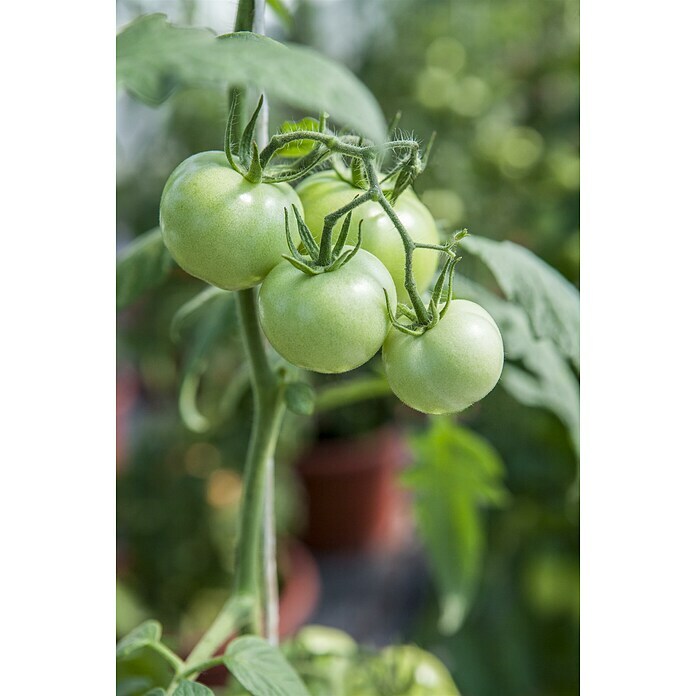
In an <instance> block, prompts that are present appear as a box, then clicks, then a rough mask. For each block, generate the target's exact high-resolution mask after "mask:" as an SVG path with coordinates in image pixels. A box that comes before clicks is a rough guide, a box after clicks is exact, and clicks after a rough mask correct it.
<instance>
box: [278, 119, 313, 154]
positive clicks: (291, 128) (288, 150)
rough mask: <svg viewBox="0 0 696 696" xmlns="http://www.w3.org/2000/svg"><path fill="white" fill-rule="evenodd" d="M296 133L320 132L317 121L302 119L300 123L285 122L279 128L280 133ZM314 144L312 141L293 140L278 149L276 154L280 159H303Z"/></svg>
mask: <svg viewBox="0 0 696 696" xmlns="http://www.w3.org/2000/svg"><path fill="white" fill-rule="evenodd" d="M296 131H314V132H315V133H319V132H320V127H319V121H317V119H316V118H310V117H307V118H303V119H302V120H301V121H285V123H283V125H282V126H281V127H280V133H295V132H296ZM314 145H315V143H314V141H313V140H295V141H293V142H291V143H288V144H287V145H283V147H281V148H279V149H278V150H277V152H276V154H278V155H279V156H281V157H290V158H295V157H304V156H305V155H308V154H309V153H310V152H311V151H312V148H313V147H314Z"/></svg>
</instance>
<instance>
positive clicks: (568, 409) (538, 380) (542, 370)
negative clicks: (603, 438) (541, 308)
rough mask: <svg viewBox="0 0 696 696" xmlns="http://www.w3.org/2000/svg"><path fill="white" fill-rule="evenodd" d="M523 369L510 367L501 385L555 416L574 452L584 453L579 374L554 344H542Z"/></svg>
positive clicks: (526, 401) (529, 357) (530, 355)
mask: <svg viewBox="0 0 696 696" xmlns="http://www.w3.org/2000/svg"><path fill="white" fill-rule="evenodd" d="M525 367H529V368H530V369H531V370H532V371H527V370H523V369H521V368H519V367H517V366H516V365H512V364H509V363H508V364H507V365H506V366H505V368H504V370H503V375H502V377H501V383H502V385H503V388H504V389H505V390H506V391H508V392H509V393H510V394H511V395H512V396H513V397H514V398H515V399H517V400H518V401H519V402H520V403H522V404H525V405H527V406H539V407H542V408H546V409H548V410H550V411H552V412H553V413H555V414H556V415H557V416H558V418H559V419H560V420H561V422H562V423H563V424H564V425H565V426H566V428H567V429H568V435H569V436H570V440H571V443H572V445H573V449H574V450H575V453H576V455H579V454H580V388H579V385H578V382H577V380H576V378H575V374H574V373H573V371H572V370H571V369H570V367H569V366H568V364H567V363H566V361H565V360H564V359H563V357H561V355H559V353H558V351H557V350H556V348H555V347H554V345H553V344H552V343H550V342H548V341H541V342H539V343H538V344H537V345H536V348H535V350H534V351H533V352H531V353H530V354H528V355H527V356H526V359H525Z"/></svg>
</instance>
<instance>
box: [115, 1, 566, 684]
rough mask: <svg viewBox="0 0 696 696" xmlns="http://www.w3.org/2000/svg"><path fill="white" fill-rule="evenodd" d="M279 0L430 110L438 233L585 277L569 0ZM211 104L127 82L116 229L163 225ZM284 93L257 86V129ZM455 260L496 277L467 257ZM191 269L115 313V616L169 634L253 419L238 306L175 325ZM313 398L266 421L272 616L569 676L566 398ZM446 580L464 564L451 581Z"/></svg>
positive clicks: (418, 116)
mask: <svg viewBox="0 0 696 696" xmlns="http://www.w3.org/2000/svg"><path fill="white" fill-rule="evenodd" d="M287 6H288V8H289V9H290V11H291V12H290V14H291V17H290V18H283V17H281V16H279V15H277V14H274V13H271V12H270V11H269V13H268V20H267V25H268V26H267V31H268V33H269V34H270V35H272V36H274V37H275V38H278V39H280V40H283V41H292V42H296V43H302V44H306V45H309V46H313V47H315V48H316V49H317V50H319V51H321V52H322V53H324V54H326V55H328V56H330V57H332V58H334V59H336V60H338V61H340V62H342V63H344V64H345V65H346V66H348V67H349V68H350V69H351V70H353V71H354V72H355V73H356V74H357V75H358V77H359V78H360V79H361V80H362V81H363V82H364V83H365V84H366V85H367V86H368V87H369V88H370V90H371V91H372V92H373V94H374V95H375V96H376V98H377V100H378V101H379V103H380V105H381V107H382V110H383V112H384V113H385V115H386V116H387V118H388V119H389V118H390V117H391V116H392V115H393V114H395V113H396V112H397V111H401V112H402V113H403V118H402V121H401V127H402V128H403V129H405V130H407V131H409V132H413V133H415V134H416V136H417V137H419V138H420V139H421V140H423V141H426V140H427V139H428V138H429V136H430V134H431V133H432V132H433V131H436V132H437V139H436V141H435V147H434V150H433V155H432V157H431V161H430V164H429V167H428V169H427V170H426V171H425V173H424V174H423V175H422V176H421V177H420V178H419V179H418V181H417V182H416V187H415V188H416V191H417V193H418V194H419V195H420V196H421V198H422V199H423V201H424V202H425V203H426V205H427V206H428V207H429V208H430V210H431V211H432V213H433V215H434V216H435V218H436V219H437V220H438V222H439V224H440V225H441V228H442V230H443V232H452V231H453V230H455V229H458V228H461V227H467V228H468V229H469V231H470V232H472V233H474V234H477V235H481V236H485V237H490V238H493V239H501V240H502V239H508V240H512V241H515V242H517V243H518V244H520V245H523V246H525V247H527V248H529V249H530V250H532V251H533V252H534V253H536V254H537V255H538V256H540V257H541V258H542V259H543V260H544V261H546V262H547V263H548V264H550V265H551V266H553V267H554V268H556V269H557V270H558V271H559V272H560V273H561V274H562V275H563V276H565V278H567V279H568V280H569V281H570V282H571V283H573V284H576V285H577V283H578V278H579V271H578V269H579V202H578V201H579V194H578V185H579V155H578V151H579V86H578V83H579V8H578V2H577V0H528V1H527V2H519V0H497V1H496V2H492V1H490V0H427V1H424V0H420V1H417V0H298V1H295V2H287ZM156 11H160V12H165V13H166V14H167V15H168V16H169V19H170V20H171V21H173V22H175V23H177V24H181V25H187V24H190V25H196V26H208V27H211V28H212V29H214V30H215V31H216V32H225V31H231V30H232V27H233V22H234V3H233V2H218V1H215V2H204V1H203V0H181V1H174V0H170V1H168V2H165V1H162V2H154V1H153V2H128V1H125V0H123V1H120V2H118V4H117V18H118V22H119V26H121V25H123V24H125V23H126V22H128V21H130V20H131V19H133V18H135V17H136V16H138V15H140V14H143V13H150V12H156ZM226 109H227V106H226V95H225V94H224V93H223V92H222V91H216V90H212V89H187V90H182V91H180V92H178V93H177V94H175V96H174V97H172V98H171V99H170V100H168V101H167V102H165V104H164V105H162V106H161V107H158V108H156V109H152V108H149V107H147V106H144V105H143V104H141V103H138V102H136V101H134V100H132V99H131V98H130V97H128V96H127V95H125V94H119V97H118V119H117V163H118V170H117V244H118V246H119V248H121V247H123V246H124V245H125V244H127V243H128V242H130V241H132V240H133V239H134V238H136V237H137V236H138V235H140V234H142V233H144V232H147V231H149V230H151V229H152V228H154V227H156V226H157V224H158V207H159V198H160V195H161V191H162V188H163V185H164V182H165V181H166V179H167V177H168V176H169V174H170V173H171V171H172V170H173V169H174V167H175V166H176V165H177V164H178V163H179V162H180V161H181V160H183V159H184V158H186V157H187V156H188V155H190V154H192V153H194V152H199V151H202V150H208V149H220V147H221V144H222V136H223V132H224V125H225V118H226ZM298 115H302V114H294V113H292V112H290V111H287V110H284V109H283V107H282V105H280V104H274V103H272V104H271V116H272V123H271V125H272V126H274V125H278V124H279V123H281V122H282V121H283V120H285V119H287V118H290V117H295V116H298ZM458 273H459V274H461V275H462V276H465V277H472V278H475V279H477V280H479V281H480V282H482V283H486V284H487V283H489V280H490V279H489V278H487V277H486V276H485V271H483V270H482V269H480V268H478V267H477V266H476V265H475V264H474V263H473V262H472V261H471V260H465V261H463V262H462V263H460V264H459V267H458ZM203 288H204V285H203V283H202V282H200V281H198V280H195V279H193V278H190V277H188V276H187V275H186V274H184V273H183V272H175V273H173V274H172V275H171V277H170V279H169V280H168V281H167V283H166V284H165V285H164V286H162V287H160V288H158V289H156V290H153V291H152V292H150V293H149V294H148V295H147V296H146V297H145V298H143V299H142V300H140V301H139V302H138V303H136V304H135V305H133V306H131V307H129V308H127V309H126V310H125V311H122V312H121V313H120V314H119V316H118V345H117V349H118V374H117V380H118V384H117V421H118V422H117V439H118V442H117V476H118V479H117V530H118V540H117V541H118V559H117V571H118V613H117V623H118V626H117V628H118V631H119V633H124V632H126V631H128V630H130V629H131V628H132V627H133V626H134V625H136V624H137V623H138V622H139V621H140V620H142V619H143V618H147V617H154V618H157V619H158V620H160V621H161V622H162V623H163V625H164V628H165V632H166V633H167V635H168V636H169V637H170V639H171V641H172V643H173V644H175V645H176V646H178V647H179V648H180V649H181V650H185V649H186V647H187V646H190V645H191V644H193V642H195V640H196V637H197V636H198V635H199V634H200V632H201V631H202V630H203V629H204V628H205V627H206V626H207V625H208V623H209V622H210V620H211V619H212V618H213V617H214V615H215V613H216V612H217V609H218V608H219V606H220V604H221V603H222V601H223V600H224V598H225V597H226V594H227V592H228V588H229V587H230V578H231V577H232V574H233V572H234V559H233V557H232V554H231V549H232V541H231V540H232V539H234V533H235V519H236V505H237V503H238V501H239V498H240V492H241V490H240V488H241V483H240V481H241V479H240V474H241V470H242V467H243V462H244V456H245V450H246V443H247V439H248V435H249V427H250V415H249V414H250V395H249V394H248V388H247V385H246V382H245V380H244V370H243V367H242V362H243V361H242V355H241V346H240V345H239V343H238V340H237V339H236V337H235V331H234V324H235V317H234V304H233V303H230V302H229V301H227V299H226V298H221V299H220V300H219V301H218V302H217V305H216V307H215V311H214V312H211V313H208V314H206V316H201V317H198V316H195V315H194V316H193V317H192V318H191V319H190V320H189V321H188V322H187V324H186V325H185V326H183V327H182V328H181V331H180V332H179V335H178V336H174V337H173V336H172V332H171V331H170V325H171V322H172V318H173V317H174V315H175V314H176V312H177V310H179V308H180V307H181V306H182V305H183V304H184V303H186V302H187V301H189V300H190V299H192V298H193V297H194V296H196V295H197V294H198V293H199V292H200V291H201V290H202V289H203ZM375 367H376V366H375V365H369V366H367V368H366V372H369V371H370V370H372V369H374V368H375ZM323 384H324V382H321V381H318V382H317V386H318V387H319V388H321V386H322V385H323ZM568 398H573V397H572V393H571V396H570V397H568ZM330 406H331V404H328V405H327V406H326V407H325V408H322V409H320V411H319V412H318V413H317V414H316V415H315V416H314V417H312V418H301V417H299V416H292V415H291V416H289V417H288V419H287V422H286V425H285V427H284V430H283V433H282V437H281V443H280V447H279V452H278V462H277V467H278V476H277V484H276V496H277V526H278V534H279V544H280V548H279V573H280V583H281V630H282V631H283V633H284V634H285V635H290V634H291V633H293V632H294V631H295V630H297V628H298V627H299V626H301V625H302V624H304V623H320V624H325V625H329V626H335V627H338V628H341V629H343V630H345V631H347V632H348V633H350V634H351V635H352V636H353V637H354V638H355V639H356V640H358V641H359V642H361V643H363V644H366V645H371V646H374V647H382V646H385V645H387V644H390V643H404V642H411V643H415V644H416V645H418V646H420V647H422V648H424V649H426V650H429V651H431V652H433V653H434V654H436V655H437V656H438V657H439V658H440V659H441V660H442V661H443V662H444V663H445V664H446V665H447V667H448V668H449V669H450V671H451V673H452V676H453V678H454V680H455V682H456V684H457V687H458V688H459V690H460V691H461V692H462V694H466V695H469V694H470V695H472V696H501V695H502V696H522V695H524V696H527V695H529V696H532V695H535V696H536V695H538V696H542V695H544V696H564V695H566V694H567V695H570V694H577V693H579V666H578V662H579V525H578V517H579V511H578V501H577V496H576V490H577V488H576V485H575V482H576V480H577V467H578V461H577V449H576V446H575V445H574V438H573V435H572V434H571V432H570V431H571V430H572V428H571V427H569V424H568V419H567V418H563V417H559V414H558V410H557V411H556V412H554V410H553V409H548V408H543V407H541V406H538V405H536V406H535V405H530V403H529V402H528V403H522V402H521V400H520V399H519V397H518V398H514V396H513V394H511V393H510V392H509V391H508V390H506V389H505V388H503V387H502V386H499V387H497V388H496V389H495V390H494V391H493V393H492V394H491V395H489V396H488V397H487V398H486V399H485V400H484V401H483V402H481V403H480V404H477V405H475V406H474V407H472V408H470V409H469V410H467V411H466V412H465V413H464V414H462V415H461V416H460V417H459V418H458V419H457V420H456V421H447V422H446V423H445V424H443V425H441V426H437V428H436V427H433V426H432V424H431V423H429V422H428V420H427V419H425V418H424V417H421V416H420V415H419V414H415V413H414V412H412V411H410V410H409V409H407V408H406V407H404V406H402V405H401V404H399V402H398V401H397V400H396V399H395V398H393V397H389V396H380V397H376V398H373V399H370V400H368V401H364V402H361V403H359V404H356V405H354V406H349V407H342V408H330ZM561 410H562V409H561ZM438 428H439V430H438ZM450 442H451V443H456V446H455V445H452V446H450V445H449V444H447V443H450ZM443 443H445V444H443ZM476 466H479V468H480V472H485V477H484V474H483V473H480V472H479V471H478V470H477V469H476ZM467 467H468V468H467ZM461 472H468V473H469V474H470V478H471V480H472V481H479V479H481V478H482V477H484V478H485V481H484V483H485V485H486V486H487V487H488V488H487V489H486V490H488V489H490V492H491V494H490V495H488V496H483V495H482V496H479V497H474V496H469V497H467V496H463V497H461V498H457V497H456V496H454V497H453V498H452V499H451V500H449V502H448V504H445V503H444V502H442V498H440V497H438V496H446V495H447V492H448V489H449V488H451V487H452V486H454V482H456V481H458V480H462V479H461V478H458V477H461ZM473 485H474V484H472V486H473ZM481 485H483V484H481ZM438 486H440V487H441V488H438ZM414 491H420V493H418V494H414ZM423 491H428V492H430V494H431V495H430V498H431V499H430V500H428V497H427V496H426V495H424V494H423ZM437 509H439V510H441V511H443V512H442V514H441V515H440V517H439V518H438V519H437V520H436V521H433V517H432V516H433V514H434V513H433V510H437ZM458 535H459V536H458ZM460 537H461V539H462V540H463V541H462V544H461V545H460V546H457V545H456V544H454V545H453V543H452V539H455V540H456V539H458V538H460ZM452 583H455V584H456V583H460V584H462V591H461V592H458V593H455V596H454V597H452V593H449V594H448V592H447V590H448V588H449V589H451V587H452ZM462 596H464V597H466V598H467V602H466V606H461V598H462ZM448 597H449V600H450V601H449V604H448ZM457 602H459V604H457Z"/></svg>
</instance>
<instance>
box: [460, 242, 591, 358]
mask: <svg viewBox="0 0 696 696" xmlns="http://www.w3.org/2000/svg"><path fill="white" fill-rule="evenodd" d="M461 248H462V249H463V250H464V251H466V252H468V253H469V254H473V255H474V256H477V257H478V258H480V259H481V261H483V262H484V263H485V264H486V266H488V268H489V269H490V271H491V273H493V275H494V277H495V279H496V281H497V282H498V285H500V287H501V289H502V291H503V293H504V294H505V297H507V298H508V299H509V300H512V301H513V302H515V303H517V304H518V305H520V306H521V307H522V308H523V309H524V310H525V312H526V313H527V315H528V316H529V319H530V321H531V325H532V329H533V330H534V333H535V335H536V336H537V338H540V339H543V338H547V339H549V340H550V341H552V342H553V343H554V344H555V345H556V346H557V347H558V349H559V350H560V351H561V353H562V354H563V355H565V356H567V357H568V358H570V360H571V361H572V363H573V365H575V367H576V368H577V367H579V365H580V294H579V292H578V290H577V288H576V287H575V286H574V285H572V283H569V282H568V281H567V280H566V279H565V278H564V277H563V276H562V275H561V274H560V273H559V272H558V271H557V270H556V269H555V268H552V267H551V266H549V265H548V264H547V263H544V262H543V261H542V260H541V259H540V258H539V257H538V256H536V255H534V254H533V253H532V252H531V251H529V250H528V249H525V248H524V247H522V246H519V245H518V244H514V243H513V242H497V241H494V240H492V239H486V238H485V237H477V236H471V235H470V236H468V237H467V238H466V241H465V242H463V243H462V245H461Z"/></svg>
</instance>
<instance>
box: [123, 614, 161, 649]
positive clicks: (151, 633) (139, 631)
mask: <svg viewBox="0 0 696 696" xmlns="http://www.w3.org/2000/svg"><path fill="white" fill-rule="evenodd" d="M161 637H162V625H161V624H160V623H159V621H154V620H152V619H148V620H147V621H144V622H143V623H141V624H140V625H139V626H136V627H135V628H134V629H133V630H132V631H131V632H130V633H128V634H126V635H125V636H124V637H123V638H121V640H119V641H118V643H117V644H116V657H126V655H128V654H129V653H131V652H133V651H134V650H137V649H138V648H141V647H142V646H143V645H148V644H149V643H157V642H158V641H159V639H160V638H161Z"/></svg>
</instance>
